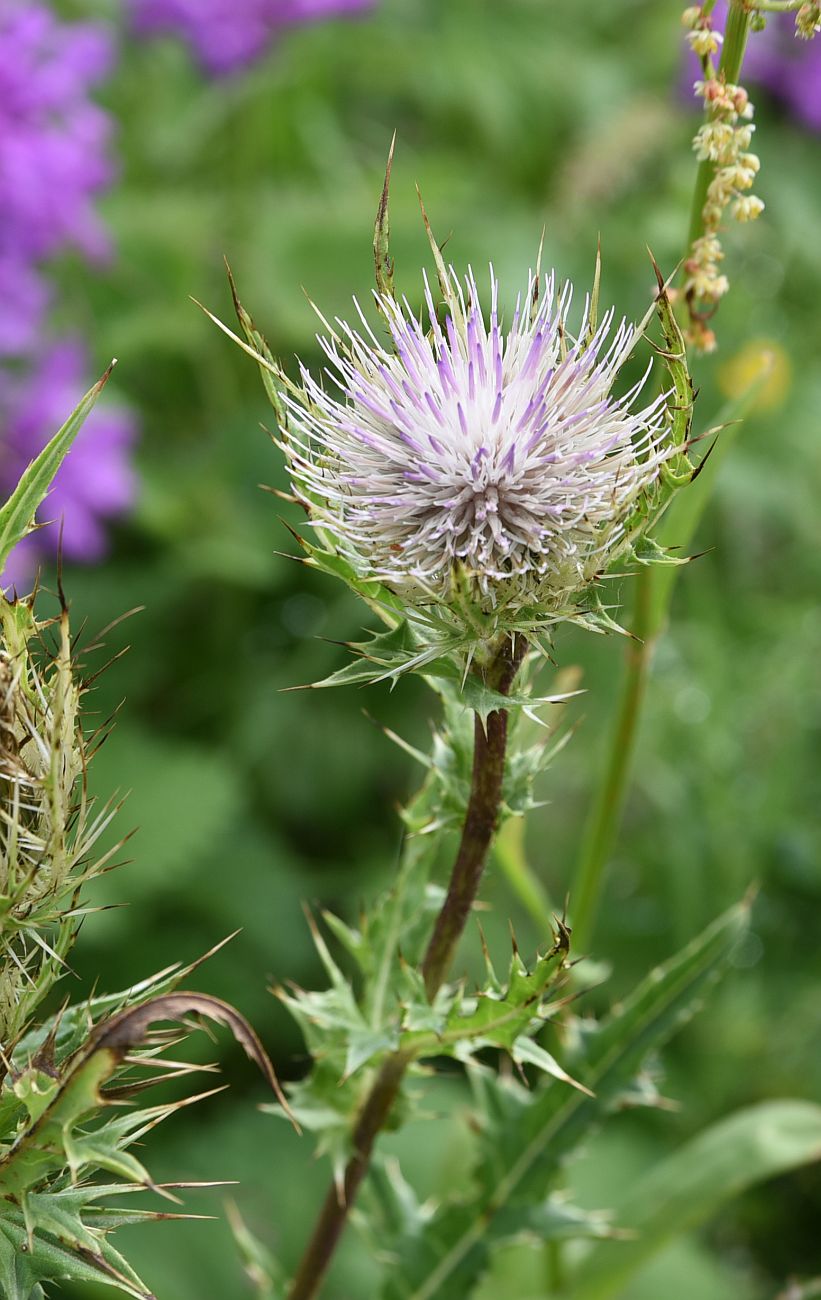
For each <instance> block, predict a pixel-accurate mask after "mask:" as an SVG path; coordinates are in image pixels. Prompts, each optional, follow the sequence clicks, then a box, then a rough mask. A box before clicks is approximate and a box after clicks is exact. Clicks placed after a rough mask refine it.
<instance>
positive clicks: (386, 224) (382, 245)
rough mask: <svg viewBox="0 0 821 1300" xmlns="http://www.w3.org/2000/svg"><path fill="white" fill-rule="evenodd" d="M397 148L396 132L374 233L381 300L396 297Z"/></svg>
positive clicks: (389, 152) (374, 252)
mask: <svg viewBox="0 0 821 1300" xmlns="http://www.w3.org/2000/svg"><path fill="white" fill-rule="evenodd" d="M395 146H396V132H395V131H394V133H393V139H392V140H391V147H390V149H389V151H388V165H387V167H386V168H385V183H384V185H383V186H382V193H381V195H380V198H379V207H378V208H377V211H376V225H375V227H374V232H373V258H374V264H375V267H376V289H377V293H378V294H379V296H380V297H381V298H393V297H394V276H393V273H394V264H393V258H392V257H391V255H390V250H389V241H390V230H391V223H390V212H389V198H390V184H391V167H392V166H393V151H394V148H395ZM377 301H378V300H377Z"/></svg>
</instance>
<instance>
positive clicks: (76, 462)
mask: <svg viewBox="0 0 821 1300" xmlns="http://www.w3.org/2000/svg"><path fill="white" fill-rule="evenodd" d="M89 376H90V367H89V362H88V357H87V355H86V350H85V347H84V346H83V344H82V343H81V342H80V341H79V340H78V339H64V340H62V341H61V342H59V343H56V344H53V345H52V346H51V348H50V349H49V350H48V351H47V352H46V353H45V354H44V356H43V357H42V359H41V360H40V361H39V363H38V364H37V365H36V366H35V367H34V369H33V370H28V371H26V373H25V374H19V375H15V374H12V373H10V372H9V371H5V372H4V371H2V370H0V427H2V430H3V438H2V449H1V450H0V492H2V494H3V496H6V495H8V494H9V493H10V492H11V491H12V489H13V488H14V486H15V484H16V483H17V480H18V478H19V477H20V475H21V474H22V472H23V470H24V469H25V468H26V466H27V465H28V464H29V462H30V461H31V460H32V458H33V457H34V456H36V455H37V453H38V452H39V451H41V450H42V448H43V447H44V446H45V445H46V443H47V442H48V441H49V439H50V438H51V437H53V435H54V434H55V433H56V432H57V430H58V429H59V428H60V426H61V425H62V424H63V423H64V422H65V420H66V419H67V418H68V416H69V415H70V414H71V412H72V410H73V409H74V407H75V406H76V405H77V403H78V401H79V400H80V398H81V397H82V396H83V393H84V392H85V391H86V389H87V388H88V387H89V386H90V383H91V379H90V377H89ZM135 433H136V425H135V421H134V418H133V416H132V415H131V414H130V412H128V411H126V410H124V409H123V408H122V407H116V406H112V405H110V404H106V405H103V406H98V407H96V408H95V409H94V410H93V411H92V413H91V415H90V416H89V417H88V419H87V420H86V422H85V424H84V425H83V427H82V429H81V430H80V433H79V434H78V436H77V441H76V442H75V443H74V446H73V448H72V450H71V451H70V452H69V454H68V456H67V457H66V459H65V460H64V462H63V464H62V466H61V467H60V471H59V473H58V475H57V478H56V479H55V482H54V487H53V488H52V491H51V492H50V494H49V496H48V497H47V498H46V500H45V501H44V503H43V505H42V506H41V507H40V511H39V516H40V518H41V519H42V520H45V521H55V522H53V523H51V522H50V523H49V526H47V527H45V528H42V529H40V530H39V531H37V532H35V533H33V534H31V535H30V536H29V537H27V538H26V539H25V541H23V542H22V543H21V544H20V545H19V546H18V547H17V548H16V550H15V551H14V553H13V555H12V556H11V559H10V560H9V563H8V564H7V566H6V570H5V573H4V574H3V575H2V582H3V585H4V586H5V585H8V584H10V583H17V584H18V585H24V584H25V583H26V582H27V581H29V580H30V579H31V577H32V574H33V572H34V570H35V568H36V566H37V562H38V560H39V559H40V558H41V557H42V556H43V555H44V554H45V553H47V552H49V551H50V552H54V551H55V550H56V548H57V542H58V538H59V531H60V528H59V523H60V521H61V520H62V521H63V553H64V554H65V556H66V557H67V558H69V559H73V560H79V561H80V562H93V561H95V560H98V559H100V558H101V557H102V556H103V555H104V554H105V552H106V549H107V536H106V529H105V521H106V520H108V519H111V518H113V517H114V516H117V515H120V514H122V513H123V512H124V511H125V510H127V509H128V508H129V507H130V506H131V505H132V504H133V502H134V498H135V495H136V489H137V480H136V475H135V472H134V469H133V467H132V465H131V460H130V452H131V447H132V444H133V441H134V437H135Z"/></svg>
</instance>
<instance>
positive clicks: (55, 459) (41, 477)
mask: <svg viewBox="0 0 821 1300" xmlns="http://www.w3.org/2000/svg"><path fill="white" fill-rule="evenodd" d="M114 364H115V363H114V362H113V361H112V363H111V365H110V366H109V367H108V370H106V372H105V374H104V375H103V376H102V378H101V379H98V381H97V383H96V384H95V385H94V386H93V388H90V389H89V391H88V392H87V393H86V395H85V397H84V398H82V400H81V401H80V402H79V404H78V405H77V406H76V407H75V409H74V410H73V411H72V413H71V415H70V416H69V417H68V419H67V420H66V422H65V424H64V425H63V426H62V428H61V429H59V430H58V431H57V433H55V435H54V437H53V438H52V439H51V441H50V442H49V443H47V445H46V446H45V447H44V448H43V450H42V451H41V452H40V454H39V456H36V457H35V458H34V460H33V461H32V462H31V464H30V465H29V466H28V468H27V469H25V470H24V471H23V474H22V476H21V478H20V481H19V483H18V484H17V487H16V488H15V489H14V491H13V492H12V494H11V496H10V497H9V499H8V501H7V502H6V504H5V505H4V506H3V507H2V509H0V573H2V572H3V569H4V568H5V566H6V561H7V560H8V558H9V555H10V554H11V552H12V550H13V549H14V547H15V546H16V545H17V543H18V542H19V541H22V539H23V538H24V537H25V536H26V534H27V533H30V532H31V531H32V529H33V527H34V518H35V515H36V513H37V508H38V506H39V505H40V504H41V503H42V501H43V500H44V499H45V497H46V495H47V493H48V491H49V488H50V487H51V485H52V483H53V482H54V477H55V475H56V474H57V471H58V469H59V468H60V466H61V465H62V463H63V461H64V460H65V458H66V456H67V455H68V453H69V451H70V450H71V445H72V443H73V442H74V439H75V438H76V437H77V434H78V433H79V431H80V428H81V426H82V424H83V422H84V420H85V419H86V416H87V415H88V414H89V412H90V410H91V408H92V407H93V405H94V403H95V402H96V401H97V398H98V397H99V395H100V393H101V392H102V390H103V388H104V387H105V384H106V381H107V380H108V377H109V375H110V374H111V371H112V369H113V368H114Z"/></svg>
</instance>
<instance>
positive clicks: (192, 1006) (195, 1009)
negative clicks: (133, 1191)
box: [0, 993, 288, 1196]
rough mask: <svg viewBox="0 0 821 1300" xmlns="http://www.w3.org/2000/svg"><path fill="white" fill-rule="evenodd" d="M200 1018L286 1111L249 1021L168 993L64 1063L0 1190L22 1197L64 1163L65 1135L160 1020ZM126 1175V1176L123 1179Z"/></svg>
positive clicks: (196, 996)
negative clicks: (226, 1038) (229, 1039)
mask: <svg viewBox="0 0 821 1300" xmlns="http://www.w3.org/2000/svg"><path fill="white" fill-rule="evenodd" d="M188 1015H201V1016H204V1017H206V1018H207V1019H209V1020H213V1021H216V1022H217V1023H219V1024H223V1025H225V1026H227V1027H228V1028H229V1029H230V1030H231V1032H232V1033H233V1035H234V1037H235V1038H236V1039H237V1042H238V1043H239V1044H240V1045H241V1046H242V1047H243V1049H244V1050H245V1052H246V1054H247V1055H248V1056H249V1057H250V1059H251V1060H252V1061H254V1062H255V1063H256V1064H257V1065H258V1066H259V1068H260V1070H261V1071H262V1073H263V1074H264V1075H265V1077H266V1079H267V1080H268V1082H269V1083H270V1085H271V1087H272V1088H273V1089H274V1091H275V1092H276V1095H277V1097H278V1099H279V1101H280V1104H281V1105H282V1107H283V1109H284V1110H285V1112H286V1114H287V1113H288V1103H287V1101H286V1100H285V1097H284V1095H283V1093H282V1090H281V1088H280V1086H279V1082H278V1080H277V1077H276V1075H275V1073H274V1069H273V1066H272V1065H271V1062H270V1061H269V1059H268V1057H267V1055H266V1053H265V1050H264V1049H263V1047H262V1044H261V1043H260V1041H259V1039H258V1038H257V1036H256V1034H255V1033H254V1031H253V1029H252V1028H251V1026H250V1025H249V1024H248V1022H247V1021H246V1020H245V1019H244V1017H242V1016H241V1015H240V1014H239V1012H238V1011H235V1010H234V1008H233V1007H231V1006H229V1005H228V1003H226V1002H221V1001H220V1000H219V999H218V998H214V997H211V996H210V995H209V994H205V993H168V994H165V995H163V996H160V997H156V998H151V999H150V1000H149V1001H147V1002H145V1003H143V1004H142V1005H140V1006H136V1007H130V1008H128V1009H126V1010H124V1011H121V1012H119V1013H118V1014H117V1015H115V1016H112V1017H111V1018H110V1019H109V1020H106V1021H103V1022H102V1023H101V1024H100V1025H98V1026H97V1027H96V1028H95V1029H94V1030H93V1031H92V1033H91V1034H90V1036H89V1038H88V1040H87V1042H86V1043H85V1045H84V1046H83V1047H82V1048H81V1049H80V1050H79V1052H77V1053H76V1055H75V1056H74V1057H73V1058H72V1059H71V1060H70V1061H69V1062H68V1063H67V1066H66V1068H65V1070H64V1072H63V1074H62V1075H61V1078H60V1083H59V1087H58V1088H57V1089H56V1091H55V1094H54V1096H53V1097H52V1099H51V1101H50V1103H49V1105H48V1107H47V1108H46V1109H45V1110H44V1111H43V1113H42V1114H41V1115H40V1116H39V1118H38V1119H37V1120H36V1121H35V1122H34V1123H33V1124H32V1125H30V1126H29V1127H28V1128H27V1129H26V1130H25V1131H24V1132H23V1133H22V1134H21V1135H20V1137H19V1138H18V1139H17V1141H16V1142H15V1144H14V1146H13V1147H12V1148H11V1150H10V1151H8V1152H7V1153H6V1154H5V1155H4V1156H3V1157H2V1159H0V1192H2V1193H3V1194H4V1195H7V1196H20V1195H21V1194H23V1193H25V1192H26V1191H27V1190H28V1189H30V1188H32V1187H35V1186H36V1185H37V1184H38V1182H40V1181H41V1180H42V1179H43V1178H44V1177H47V1176H48V1175H49V1174H50V1173H53V1172H56V1170H59V1168H60V1167H61V1165H62V1164H65V1160H64V1159H63V1156H62V1154H61V1153H62V1152H63V1151H64V1148H65V1141H66V1136H67V1135H69V1136H70V1134H71V1130H72V1129H73V1128H74V1127H75V1125H76V1124H77V1123H78V1122H79V1121H80V1120H81V1119H83V1118H84V1117H85V1116H87V1115H88V1114H90V1113H93V1112H94V1111H96V1110H97V1109H98V1108H99V1107H100V1105H101V1104H102V1102H103V1100H104V1099H103V1097H102V1096H101V1092H100V1089H101V1087H102V1085H103V1084H104V1083H105V1082H106V1081H107V1080H108V1079H110V1078H111V1076H112V1074H113V1073H114V1071H115V1070H116V1068H117V1067H118V1065H119V1064H120V1063H121V1062H122V1060H123V1058H124V1057H125V1056H126V1054H127V1053H128V1051H129V1050H130V1049H131V1048H133V1047H135V1046H136V1045H137V1044H139V1043H140V1042H141V1041H142V1040H143V1038H144V1037H145V1034H146V1032H147V1030H148V1029H149V1028H150V1026H151V1025H153V1024H154V1023H155V1022H157V1021H159V1020H179V1019H180V1018H181V1017H183V1016H188ZM126 1176H127V1175H126Z"/></svg>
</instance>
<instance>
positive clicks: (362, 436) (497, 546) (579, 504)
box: [283, 269, 680, 621]
mask: <svg viewBox="0 0 821 1300" xmlns="http://www.w3.org/2000/svg"><path fill="white" fill-rule="evenodd" d="M446 277H447V278H446V280H445V282H444V283H443V285H442V287H443V291H444V292H445V296H446V298H447V301H448V311H447V314H446V315H445V318H444V323H440V319H439V314H438V312H437V306H436V303H435V301H434V297H433V294H432V292H431V289H430V287H429V285H428V283H427V280H426V281H425V304H426V310H425V313H424V315H423V316H422V317H421V318H420V317H418V316H417V315H416V314H415V313H414V312H413V311H412V310H411V307H410V306H409V304H408V302H407V300H406V299H403V300H401V301H397V300H395V299H394V298H393V297H391V296H389V295H382V294H377V295H376V297H377V304H378V306H379V309H380V311H381V313H382V315H383V317H384V319H385V321H386V322H387V327H388V332H389V335H390V345H392V346H388V345H387V344H385V343H383V342H381V341H380V340H379V338H377V336H376V335H375V334H374V332H373V331H372V330H371V329H370V327H369V326H368V324H367V322H366V320H365V317H364V314H363V313H362V312H361V311H360V310H359V308H358V306H357V311H358V314H359V318H360V322H361V328H359V327H357V328H356V329H355V328H352V327H351V326H349V325H347V324H345V323H343V322H338V329H337V330H334V331H332V332H331V335H330V337H324V338H320V340H319V341H320V344H321V346H322V348H323V350H324V352H325V355H326V357H327V359H328V362H329V365H328V367H327V368H326V374H327V376H328V377H329V378H330V380H331V381H332V387H328V388H326V387H324V386H323V385H322V384H320V383H319V382H317V380H316V379H314V378H313V377H312V376H311V375H310V374H309V372H308V371H307V369H306V368H305V367H302V369H301V379H302V387H301V389H299V390H292V391H291V392H290V394H286V395H285V396H284V398H283V401H284V404H285V406H286V408H287V413H288V417H289V425H290V428H289V431H288V434H287V438H286V440H285V441H284V443H283V446H284V449H285V451H286V454H287V456H288V459H289V464H290V470H291V475H292V479H293V484H294V489H295V492H296V494H297V496H298V497H299V498H300V499H301V501H302V502H303V503H304V504H305V506H306V507H307V509H308V511H309V514H310V517H311V520H312V522H313V523H314V525H315V526H316V527H318V528H319V529H320V530H321V531H322V532H323V533H324V534H325V535H326V537H328V538H329V539H330V540H331V541H332V543H333V545H334V547H335V548H336V549H337V551H339V552H340V553H341V554H342V555H343V556H344V557H345V558H346V559H347V560H348V561H349V562H350V563H351V564H352V565H353V566H354V568H355V569H356V571H357V572H358V573H359V574H360V575H362V576H365V577H369V578H374V579H377V580H379V581H380V582H382V583H383V584H384V585H385V586H387V587H388V588H389V589H390V590H391V591H393V592H395V593H397V594H398V595H399V596H400V597H401V598H403V599H405V600H407V601H409V602H410V603H413V604H416V605H424V604H426V603H430V602H441V603H444V604H447V603H448V601H449V600H450V598H451V593H452V590H453V586H454V580H455V578H456V577H457V575H458V577H459V579H460V580H461V579H464V580H466V581H467V584H468V586H469V589H470V591H471V595H472V598H473V599H474V600H475V601H476V603H477V604H478V605H479V606H480V607H481V608H482V609H484V610H485V611H492V610H501V609H505V610H506V611H508V613H511V614H513V615H515V614H516V613H517V612H518V611H522V610H524V609H526V608H528V609H531V610H534V611H536V614H535V618H536V621H538V620H539V619H540V618H541V619H542V620H549V619H550V618H551V617H555V616H557V615H559V616H560V615H561V612H562V611H565V610H566V609H567V607H568V606H569V604H570V602H571V601H572V599H573V597H574V596H575V595H576V594H577V593H578V592H580V591H581V590H582V589H584V588H585V587H587V586H588V585H589V584H590V583H591V582H592V580H593V579H594V578H595V577H596V575H597V574H599V573H600V572H602V571H603V570H604V569H605V568H607V566H608V564H609V563H610V561H611V559H612V558H613V557H614V556H615V554H616V553H617V552H618V551H619V550H620V549H621V548H622V547H623V546H624V545H625V544H626V543H627V541H628V536H629V527H628V522H629V520H630V518H631V516H632V515H633V514H634V512H635V511H636V509H637V505H638V504H639V502H640V498H642V496H643V494H645V493H646V492H647V491H648V489H650V488H651V485H652V484H653V483H654V481H655V480H656V478H657V476H658V474H659V470H660V466H661V465H662V463H663V462H664V461H665V460H666V459H668V458H669V457H670V456H671V455H673V454H675V453H677V452H678V451H679V450H680V448H678V447H676V446H674V445H671V442H670V440H669V439H668V438H667V436H666V434H667V429H668V424H667V416H666V400H665V397H664V396H661V397H658V398H656V399H655V400H653V401H651V402H650V403H649V404H647V405H644V406H642V405H641V404H640V402H639V398H640V394H641V392H642V390H643V388H644V386H645V383H646V380H647V379H648V376H649V374H650V370H651V367H648V369H647V370H646V371H645V374H644V377H643V378H642V379H641V380H640V381H639V382H638V383H637V384H636V385H635V386H634V387H633V388H631V389H630V390H629V391H628V392H626V393H624V394H623V395H621V396H616V395H615V393H614V391H613V390H614V384H615V382H616V379H617V376H618V374H619V371H620V369H621V367H622V366H623V364H624V363H625V361H626V360H627V358H628V356H629V355H630V353H631V352H632V351H633V349H634V347H635V345H636V343H637V341H638V338H639V337H640V334H641V330H640V329H637V328H636V327H634V326H633V325H630V324H628V323H627V322H626V321H624V320H622V321H621V322H619V323H618V324H616V323H615V318H614V312H613V311H609V312H607V314H606V315H605V316H604V318H603V320H602V321H601V323H600V324H599V325H598V326H596V324H595V321H594V320H593V316H594V315H595V297H596V296H597V295H594V296H593V298H592V299H591V298H590V297H589V298H588V300H587V305H586V307H585V310H584V312H583V314H582V320H581V326H580V329H579V331H578V334H577V336H576V337H573V336H572V335H571V333H570V327H569V321H568V318H569V313H570V307H571V298H572V288H571V286H569V285H567V286H565V287H564V288H562V289H559V288H558V287H557V281H556V277H555V275H554V274H550V275H548V276H547V278H546V280H545V281H544V282H542V280H541V277H540V276H539V275H538V274H537V275H531V277H530V280H529V282H528V286H527V292H526V294H524V295H520V297H519V299H518V301H517V303H516V307H515V310H514V312H513V315H512V319H511V320H510V322H509V324H508V325H507V326H506V327H505V326H504V325H503V323H502V321H501V318H500V314H499V308H498V283H497V281H496V278H495V276H494V275H493V272H492V270H491V276H490V310H489V315H488V317H487V319H486V318H485V316H484V315H483V313H482V309H481V307H480V302H479V290H478V287H477V284H476V281H475V279H474V276H473V274H472V272H469V273H468V275H467V277H466V280H465V284H464V286H463V285H462V284H461V282H460V280H459V279H458V277H457V275H456V273H455V272H454V271H453V270H452V269H451V270H450V271H448V272H447V273H446Z"/></svg>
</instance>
